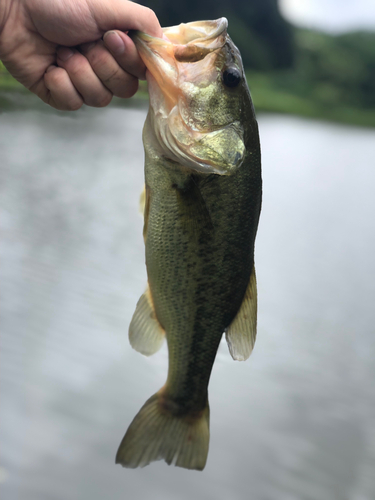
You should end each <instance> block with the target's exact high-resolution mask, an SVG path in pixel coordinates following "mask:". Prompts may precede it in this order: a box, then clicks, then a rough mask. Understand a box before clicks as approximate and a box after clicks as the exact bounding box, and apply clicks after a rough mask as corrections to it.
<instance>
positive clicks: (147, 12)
mask: <svg viewBox="0 0 375 500" xmlns="http://www.w3.org/2000/svg"><path fill="white" fill-rule="evenodd" d="M145 9H146V10H145V15H146V16H147V17H148V20H149V21H151V22H152V23H157V24H159V21H158V18H157V16H156V14H155V12H154V11H153V10H152V9H150V7H145Z"/></svg>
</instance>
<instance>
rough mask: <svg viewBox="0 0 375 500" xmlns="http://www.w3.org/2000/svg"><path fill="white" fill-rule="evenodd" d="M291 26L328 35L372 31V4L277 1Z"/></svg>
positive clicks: (369, 0) (374, 0) (362, 0)
mask: <svg viewBox="0 0 375 500" xmlns="http://www.w3.org/2000/svg"><path fill="white" fill-rule="evenodd" d="M279 4H280V8H281V11H282V13H283V14H284V16H285V17H286V18H287V19H288V20H289V21H291V22H292V23H294V24H297V25H301V26H307V27H313V28H319V29H322V30H326V31H331V32H341V31H348V30H353V29H361V28H362V29H363V28H366V29H373V30H375V0H279Z"/></svg>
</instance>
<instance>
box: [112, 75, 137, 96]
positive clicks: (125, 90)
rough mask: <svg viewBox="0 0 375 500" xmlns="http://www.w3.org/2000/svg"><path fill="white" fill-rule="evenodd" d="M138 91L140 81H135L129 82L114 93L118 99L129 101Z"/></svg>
mask: <svg viewBox="0 0 375 500" xmlns="http://www.w3.org/2000/svg"><path fill="white" fill-rule="evenodd" d="M137 90H138V80H133V81H131V82H127V83H126V85H123V86H119V87H118V88H117V89H116V92H114V95H115V96H116V97H122V98H123V99H129V97H133V95H134V94H135V93H136V92H137Z"/></svg>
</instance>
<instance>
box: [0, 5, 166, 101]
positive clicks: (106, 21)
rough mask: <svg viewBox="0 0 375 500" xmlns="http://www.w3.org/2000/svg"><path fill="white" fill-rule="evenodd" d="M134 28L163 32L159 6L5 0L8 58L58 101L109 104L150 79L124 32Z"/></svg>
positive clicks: (2, 18)
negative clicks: (146, 77) (142, 81)
mask: <svg viewBox="0 0 375 500" xmlns="http://www.w3.org/2000/svg"><path fill="white" fill-rule="evenodd" d="M134 29H139V30H141V31H144V32H146V33H148V34H150V35H154V36H158V37H162V36H163V35H162V29H161V27H160V24H159V22H158V20H157V18H156V16H155V14H154V12H153V11H152V10H150V9H148V8H147V7H144V6H142V5H139V4H136V3H133V2H130V1H128V0H1V3H0V59H1V60H2V61H3V63H4V65H5V66H6V68H7V69H8V71H9V72H10V73H11V74H12V75H13V76H14V77H15V78H16V79H17V80H18V81H20V82H21V83H22V84H23V85H25V87H27V88H28V89H29V90H31V91H32V92H34V93H35V94H37V95H38V96H39V97H40V98H41V99H42V100H43V101H44V102H46V103H48V104H50V105H51V106H53V107H54V108H57V109H61V110H75V109H78V108H80V107H81V106H82V104H83V103H85V104H87V105H89V106H96V107H101V106H106V105H107V104H109V102H110V101H111V99H112V96H113V95H115V96H118V97H131V96H132V95H134V94H135V92H136V91H137V89H138V79H139V78H144V75H145V66H144V64H143V62H142V60H141V58H140V57H139V55H138V52H137V50H136V48H135V45H134V43H133V41H132V40H131V38H129V37H128V36H127V34H126V33H124V31H127V30H134ZM108 30H111V31H109V32H108ZM103 34H104V37H103V39H102V36H103Z"/></svg>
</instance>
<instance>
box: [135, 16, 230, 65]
mask: <svg viewBox="0 0 375 500" xmlns="http://www.w3.org/2000/svg"><path fill="white" fill-rule="evenodd" d="M227 27H228V21H227V19H226V18H225V17H221V18H220V19H217V20H215V21H197V22H192V23H186V24H180V25H178V26H171V27H169V28H164V29H163V32H164V35H165V37H166V38H156V37H153V36H150V35H147V34H146V33H142V32H140V31H136V32H132V33H131V37H132V39H133V41H134V43H135V44H136V46H137V48H138V50H139V51H140V54H141V57H142V55H143V57H142V59H144V62H145V64H146V66H148V65H147V59H148V60H150V55H151V54H150V53H153V54H154V55H156V56H160V57H163V59H164V60H168V59H169V58H171V57H173V58H174V59H175V60H176V61H178V62H196V61H199V60H201V59H203V58H204V57H205V56H206V55H207V54H209V53H210V52H213V51H214V50H217V49H219V48H221V47H222V46H223V45H224V43H225V37H226V30H227ZM148 69H151V68H148Z"/></svg>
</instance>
